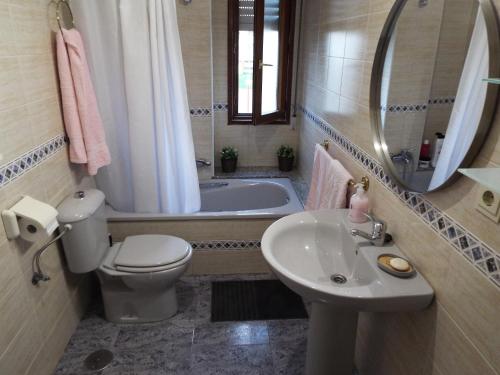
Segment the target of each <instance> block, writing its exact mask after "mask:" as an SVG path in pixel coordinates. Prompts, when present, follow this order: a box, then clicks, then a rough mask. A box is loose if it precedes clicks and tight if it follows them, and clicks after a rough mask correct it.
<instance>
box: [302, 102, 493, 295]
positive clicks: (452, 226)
mask: <svg viewBox="0 0 500 375" xmlns="http://www.w3.org/2000/svg"><path fill="white" fill-rule="evenodd" d="M299 109H300V111H301V112H303V113H304V115H305V117H306V118H307V119H309V120H310V121H311V123H312V124H314V126H316V127H318V128H319V129H320V130H321V131H322V132H323V133H324V134H325V135H326V136H328V137H329V138H330V139H331V140H332V141H333V142H335V144H337V145H338V146H339V147H340V148H341V149H342V150H343V151H344V152H346V153H347V154H349V155H350V156H351V157H352V158H353V159H354V160H355V161H357V162H358V163H359V164H361V166H362V167H363V168H364V169H366V170H368V171H369V172H371V173H372V174H373V175H374V176H375V177H376V179H377V180H378V181H379V182H380V183H382V185H383V186H384V187H385V188H387V189H388V190H389V191H391V192H392V193H394V194H395V195H396V196H397V197H398V198H399V199H400V200H401V201H402V202H403V203H404V204H405V205H406V206H407V207H409V208H410V209H411V210H412V211H413V212H414V213H415V214H416V215H417V216H418V217H419V218H420V219H421V220H422V221H423V222H424V223H426V224H427V225H428V226H429V227H430V228H431V229H432V230H433V231H435V232H436V233H438V234H439V235H440V236H441V237H442V238H443V239H445V240H446V241H447V242H448V243H449V244H450V245H451V246H452V247H453V248H454V249H455V250H457V251H458V252H459V253H460V254H462V255H463V256H464V257H465V258H466V259H467V260H468V261H469V262H470V263H471V264H472V265H474V266H475V267H476V268H477V269H478V270H479V271H481V272H482V273H483V274H484V275H485V276H486V277H487V278H488V279H489V280H490V281H491V282H493V284H494V285H496V286H497V287H500V254H499V253H498V252H497V251H495V250H494V249H492V248H490V247H488V246H487V245H486V244H485V243H483V242H481V241H480V240H479V239H478V238H477V237H476V236H474V234H472V233H471V232H468V231H467V230H466V229H465V228H464V227H462V226H461V225H460V224H458V223H457V222H455V221H454V220H453V219H452V218H451V217H450V216H448V215H447V214H446V213H444V212H443V211H441V210H440V209H439V208H438V207H436V206H434V205H433V204H432V203H431V202H430V201H428V200H427V199H425V198H424V196H423V195H422V194H418V193H412V192H408V191H405V190H403V189H401V188H400V187H399V186H398V185H396V184H395V183H394V182H393V181H392V180H391V178H390V177H389V176H388V175H386V174H385V172H384V170H383V168H382V165H381V164H380V163H379V162H378V161H377V160H375V159H374V158H373V157H372V156H371V155H368V154H367V153H366V152H365V151H363V150H361V149H360V148H359V147H358V146H356V145H355V144H354V143H352V142H351V141H350V140H349V139H348V138H346V137H345V136H343V135H342V134H340V133H338V132H337V130H335V129H334V127H333V126H332V125H330V124H328V123H327V122H326V121H324V120H323V119H321V118H320V117H319V116H317V115H316V114H314V113H313V112H311V111H309V110H308V109H306V108H304V107H302V106H300V107H299Z"/></svg>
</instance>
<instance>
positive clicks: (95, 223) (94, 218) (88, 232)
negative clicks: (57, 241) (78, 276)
mask: <svg viewBox="0 0 500 375" xmlns="http://www.w3.org/2000/svg"><path fill="white" fill-rule="evenodd" d="M57 211H58V213H59V215H58V217H57V219H58V221H59V223H60V224H62V225H64V224H71V226H72V229H71V230H70V231H69V232H68V233H67V234H65V235H64V236H63V238H62V242H63V247H64V252H65V254H66V259H67V261H68V266H69V269H70V271H71V272H73V273H86V272H91V271H93V270H95V269H96V268H98V267H99V265H100V264H101V262H102V260H103V258H104V256H105V255H106V252H107V251H108V249H109V240H108V225H107V221H106V215H105V209H104V193H103V192H102V191H99V190H96V189H89V190H83V191H78V192H76V193H74V194H72V195H70V196H68V197H67V198H66V199H64V201H62V203H61V204H60V205H59V206H58V207H57Z"/></svg>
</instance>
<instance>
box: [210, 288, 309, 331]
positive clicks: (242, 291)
mask: <svg viewBox="0 0 500 375" xmlns="http://www.w3.org/2000/svg"><path fill="white" fill-rule="evenodd" d="M305 318H307V312H306V309H305V308H304V303H303V302H302V298H301V297H300V296H299V295H298V294H296V293H294V292H292V291H291V290H290V289H288V288H287V287H286V286H285V285H284V284H283V283H281V282H280V281H278V280H255V281H214V282H212V314H211V320H212V322H227V321H244V320H272V319H305Z"/></svg>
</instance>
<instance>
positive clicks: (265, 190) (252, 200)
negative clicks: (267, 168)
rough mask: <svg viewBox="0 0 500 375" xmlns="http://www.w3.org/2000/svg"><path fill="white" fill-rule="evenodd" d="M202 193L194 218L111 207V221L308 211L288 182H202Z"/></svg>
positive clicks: (266, 215)
mask: <svg viewBox="0 0 500 375" xmlns="http://www.w3.org/2000/svg"><path fill="white" fill-rule="evenodd" d="M200 192H201V210H200V211H199V212H195V213H193V214H185V215H168V214H142V213H125V212H118V211H115V210H114V209H113V208H112V207H110V206H107V207H106V211H107V216H108V221H110V222H113V221H115V222H119V221H147V220H152V221H158V220H200V219H207V220H209V219H274V218H280V217H283V216H286V215H291V214H293V213H296V212H300V211H303V210H304V207H303V206H302V203H301V202H300V200H299V198H298V197H297V194H296V193H295V190H294V188H293V186H292V184H291V182H290V180H289V179H288V178H265V179H248V180H247V179H226V180H223V179H220V180H219V179H214V180H208V181H201V182H200Z"/></svg>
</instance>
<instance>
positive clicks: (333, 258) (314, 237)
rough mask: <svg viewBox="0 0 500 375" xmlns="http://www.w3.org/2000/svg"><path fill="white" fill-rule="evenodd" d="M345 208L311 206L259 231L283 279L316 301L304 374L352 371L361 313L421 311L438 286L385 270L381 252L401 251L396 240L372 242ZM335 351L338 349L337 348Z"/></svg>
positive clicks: (368, 229) (367, 229)
mask: <svg viewBox="0 0 500 375" xmlns="http://www.w3.org/2000/svg"><path fill="white" fill-rule="evenodd" d="M347 212H348V210H323V211H309V212H301V213H298V214H294V215H290V216H287V217H284V218H282V219H280V220H278V221H277V222H275V223H274V224H272V225H271V226H270V227H269V228H268V229H267V230H266V232H265V233H264V236H263V238H262V252H263V254H264V257H265V259H266V261H267V262H268V263H269V265H270V266H271V268H272V269H273V270H274V272H275V273H276V275H277V276H278V277H279V278H280V280H281V281H282V282H283V283H285V284H286V285H287V286H288V287H289V288H290V289H292V290H294V291H295V292H296V293H298V294H300V295H301V296H303V297H304V298H305V299H306V300H308V301H310V302H312V313H311V316H310V331H309V335H308V351H307V365H306V373H307V374H308V375H322V374H325V375H326V374H328V375H337V374H338V375H350V374H351V373H352V368H353V357H354V346H355V336H356V329H357V318H358V312H360V311H372V312H395V311H416V310H421V309H424V308H426V307H427V306H428V305H429V304H430V303H431V302H432V299H433V296H434V292H433V290H432V288H431V286H430V285H429V284H428V283H427V281H426V280H425V279H424V278H423V277H422V275H420V273H418V272H417V273H416V275H415V276H413V277H411V278H409V279H401V278H397V277H395V276H392V275H390V274H388V273H386V272H384V271H382V270H381V269H380V268H378V266H377V257H378V256H379V255H380V254H383V253H391V254H395V255H399V256H402V257H404V255H403V254H402V253H401V252H400V250H399V249H398V248H397V247H396V246H394V245H388V246H384V247H375V246H373V245H372V244H371V243H370V242H368V241H367V240H365V239H363V238H361V237H354V236H353V235H352V234H351V229H353V228H357V229H361V230H363V231H365V232H368V233H370V232H371V223H366V224H352V223H350V222H349V220H348V219H347ZM333 354H334V355H333Z"/></svg>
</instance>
